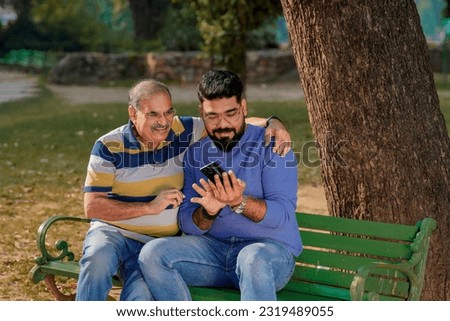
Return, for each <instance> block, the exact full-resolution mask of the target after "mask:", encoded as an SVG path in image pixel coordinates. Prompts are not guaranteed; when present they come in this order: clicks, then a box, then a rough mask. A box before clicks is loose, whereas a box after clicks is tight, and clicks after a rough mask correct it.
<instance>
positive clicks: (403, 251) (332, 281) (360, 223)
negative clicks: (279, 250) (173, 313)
mask: <svg viewBox="0 0 450 321" xmlns="http://www.w3.org/2000/svg"><path fill="white" fill-rule="evenodd" d="M68 220H69V221H72V222H74V221H75V222H83V223H88V222H89V221H90V220H89V219H85V218H77V217H67V216H54V217H51V218H49V219H47V220H46V221H44V222H43V223H42V224H41V226H40V227H39V229H38V232H37V247H38V249H39V251H40V256H39V257H38V258H36V260H35V262H36V264H35V266H34V267H33V268H32V269H31V271H30V273H29V276H30V278H31V280H32V281H33V282H34V283H38V282H40V281H43V280H44V281H45V283H46V285H47V287H48V288H49V290H50V291H51V292H52V294H53V295H54V296H55V297H56V298H57V299H58V300H73V299H74V294H65V293H62V292H61V291H60V290H59V288H58V282H57V281H56V280H57V278H61V277H62V278H69V279H77V278H78V273H79V265H78V261H77V259H76V258H75V255H74V254H73V252H71V251H69V247H68V242H67V241H64V240H59V241H57V242H56V249H53V251H54V252H55V251H56V253H57V254H50V249H48V248H47V245H46V238H47V234H48V232H49V230H50V227H51V226H52V225H54V223H56V222H60V221H64V222H63V224H67V222H66V221H68ZM297 221H298V225H299V227H300V228H299V230H300V233H301V236H302V240H303V244H304V250H303V252H302V254H301V255H300V256H298V257H297V259H296V261H297V264H296V268H295V272H294V275H293V276H292V278H291V280H290V281H289V283H288V284H287V285H286V287H285V288H284V289H283V290H281V291H280V292H278V300H280V301H297V300H299V301H303V300H307V301H320V300H326V301H332V300H419V299H420V295H421V292H422V286H423V282H424V274H425V266H426V261H427V254H428V248H429V243H430V237H431V233H432V231H433V230H434V229H435V228H436V221H435V220H434V219H432V218H425V219H423V220H422V221H419V222H417V224H416V225H402V224H391V223H382V222H372V221H364V220H357V219H349V218H338V217H332V216H327V215H318V214H305V213H297ZM113 284H114V285H115V286H118V287H120V281H119V280H118V279H117V278H115V277H114V278H113ZM190 290H191V294H192V297H193V299H194V300H205V301H206V300H213V301H221V300H239V291H236V290H232V289H222V288H200V287H190Z"/></svg>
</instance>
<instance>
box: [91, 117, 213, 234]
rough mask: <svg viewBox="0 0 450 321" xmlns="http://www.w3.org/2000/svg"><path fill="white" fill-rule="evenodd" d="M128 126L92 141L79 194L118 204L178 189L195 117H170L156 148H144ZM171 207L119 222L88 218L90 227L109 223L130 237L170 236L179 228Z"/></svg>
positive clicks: (199, 131) (198, 124) (198, 129)
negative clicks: (165, 133) (99, 196)
mask: <svg viewBox="0 0 450 321" xmlns="http://www.w3.org/2000/svg"><path fill="white" fill-rule="evenodd" d="M131 126H132V124H131V122H130V121H129V122H128V124H127V125H124V126H121V127H119V128H117V129H115V130H113V131H111V132H109V133H107V134H106V135H104V136H102V137H100V138H99V139H98V140H97V141H96V142H95V144H94V147H93V149H92V152H91V156H90V159H89V164H88V168H87V176H86V182H85V185H84V192H105V193H108V197H110V198H112V199H115V200H120V201H124V202H150V201H152V200H153V199H155V198H156V196H157V195H158V194H159V193H160V192H161V191H163V190H165V189H168V188H177V189H180V190H181V188H182V187H183V164H182V163H183V156H184V154H185V152H186V149H187V148H188V147H189V146H190V145H191V144H192V143H194V142H196V141H198V140H199V139H200V138H201V137H202V136H204V134H205V130H204V125H203V122H202V121H201V120H200V118H196V117H178V116H177V117H175V118H174V120H173V124H172V128H171V130H170V132H169V135H168V137H167V140H166V141H165V142H163V143H161V144H160V145H159V146H158V148H157V149H156V150H149V149H146V148H145V147H144V146H143V144H141V143H140V142H139V141H138V139H137V138H136V136H135V135H134V134H133V130H132V127H131ZM177 212H178V208H177V209H173V208H167V209H165V210H164V211H162V212H161V213H160V214H158V215H145V216H141V217H137V218H132V219H127V220H120V221H113V222H107V221H100V220H94V221H93V223H92V227H96V226H105V224H109V225H113V226H115V227H117V228H118V229H119V231H120V232H121V233H122V234H123V235H125V236H127V237H130V238H133V239H137V240H141V241H147V240H148V239H149V238H148V237H145V236H152V237H161V236H170V235H175V234H177V232H178V231H179V227H178V224H177Z"/></svg>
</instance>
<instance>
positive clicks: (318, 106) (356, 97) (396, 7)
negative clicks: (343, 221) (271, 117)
mask: <svg viewBox="0 0 450 321" xmlns="http://www.w3.org/2000/svg"><path fill="white" fill-rule="evenodd" d="M281 3H282V5H283V12H284V15H285V18H286V21H287V25H288V30H289V36H290V39H291V43H292V49H293V52H294V56H295V61H296V64H297V69H298V72H299V74H300V76H301V84H302V87H303V90H304V93H305V99H306V103H307V106H308V112H309V117H310V121H311V126H312V129H313V133H314V135H315V137H316V140H317V143H318V145H319V146H320V159H321V173H322V178H323V182H324V187H325V194H326V198H327V204H328V209H329V211H330V214H331V215H334V216H341V217H354V218H359V219H368V220H373V221H387V222H396V223H405V224H414V223H415V222H416V221H418V220H421V219H423V218H424V217H433V218H435V219H436V220H437V222H438V229H437V230H436V231H435V233H434V235H433V237H432V243H431V247H430V253H429V256H428V264H427V270H426V273H425V285H424V291H423V293H422V299H424V300H449V299H450V275H449V273H450V259H449V255H448V253H449V250H450V139H449V136H448V133H447V129H446V125H445V121H444V117H443V115H442V113H441V111H440V108H439V100H438V96H437V92H436V88H435V84H434V80H433V74H432V71H431V67H430V63H429V56H428V49H427V44H426V41H425V37H424V35H423V32H422V29H421V25H420V19H419V15H418V13H417V8H416V6H415V4H414V1H413V0H402V1H392V0H374V1H363V0H327V1H324V0H304V1H295V0H281Z"/></svg>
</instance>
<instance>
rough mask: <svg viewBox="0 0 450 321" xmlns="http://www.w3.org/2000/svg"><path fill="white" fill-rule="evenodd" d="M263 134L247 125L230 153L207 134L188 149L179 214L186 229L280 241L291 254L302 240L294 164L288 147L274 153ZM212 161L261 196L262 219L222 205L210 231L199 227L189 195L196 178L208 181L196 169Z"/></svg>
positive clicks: (297, 251)
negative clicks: (263, 211)
mask: <svg viewBox="0 0 450 321" xmlns="http://www.w3.org/2000/svg"><path fill="white" fill-rule="evenodd" d="M264 133H265V130H264V128H260V127H255V126H252V125H247V127H246V130H245V133H244V135H243V136H242V138H241V140H240V141H239V143H238V144H237V145H236V146H235V147H234V148H233V149H232V150H231V151H229V152H223V151H221V150H220V149H218V148H217V147H216V146H215V144H214V143H213V142H212V141H211V139H210V138H209V137H205V138H203V139H202V140H200V141H198V142H197V143H195V144H193V145H191V146H190V147H189V149H188V150H187V152H186V155H185V158H184V162H183V163H184V164H183V165H184V173H185V176H184V189H183V193H184V194H185V195H186V198H185V199H184V201H183V203H182V204H181V207H180V210H179V212H178V216H179V222H180V227H181V229H182V230H183V232H184V233H186V234H193V235H209V236H211V237H214V238H216V239H221V240H227V239H230V238H231V237H237V238H241V239H246V240H253V239H272V240H275V241H278V242H281V243H282V244H284V245H285V246H286V247H287V248H288V249H289V250H290V252H291V253H292V254H293V255H295V256H297V255H299V254H300V252H301V251H302V242H301V239H300V234H299V231H298V225H297V221H296V218H295V209H296V203H297V162H296V159H295V156H294V153H293V152H292V151H290V152H289V153H288V154H287V155H286V156H285V157H280V156H279V155H277V154H276V153H273V152H272V147H273V143H272V144H271V145H270V146H268V147H265V146H264ZM212 161H217V162H218V163H220V164H221V167H222V168H223V169H225V170H226V171H228V170H230V169H232V170H233V171H234V173H235V174H236V176H237V177H238V178H240V179H242V180H243V181H245V183H246V188H245V191H244V193H245V194H247V195H249V196H252V197H254V198H258V199H264V200H265V202H266V205H267V211H266V215H265V216H264V218H263V219H262V220H261V221H260V222H257V223H256V222H253V221H251V220H250V219H248V218H246V217H245V216H244V215H242V214H236V213H235V212H233V211H232V210H231V208H230V207H229V206H226V207H225V208H223V209H222V211H221V212H220V215H219V217H218V218H217V219H216V220H215V221H214V223H213V225H212V227H211V228H210V229H209V230H201V229H200V228H198V227H197V226H196V225H195V224H194V222H193V220H192V214H193V212H194V211H195V210H196V209H197V208H198V207H199V204H196V203H192V202H191V201H190V199H191V198H192V197H198V194H197V192H196V191H195V190H194V189H193V188H192V184H193V183H197V184H199V180H200V178H205V179H206V177H205V176H204V175H203V173H201V172H200V167H202V166H204V165H206V164H208V163H210V162H212Z"/></svg>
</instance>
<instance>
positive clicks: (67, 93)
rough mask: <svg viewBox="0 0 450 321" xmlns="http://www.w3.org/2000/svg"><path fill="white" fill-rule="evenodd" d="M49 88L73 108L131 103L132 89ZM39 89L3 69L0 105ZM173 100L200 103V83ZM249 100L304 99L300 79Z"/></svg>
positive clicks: (266, 87)
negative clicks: (198, 88)
mask: <svg viewBox="0 0 450 321" xmlns="http://www.w3.org/2000/svg"><path fill="white" fill-rule="evenodd" d="M47 87H48V88H49V89H50V90H51V91H53V92H54V93H55V94H56V95H58V96H60V97H61V98H63V99H64V100H66V101H67V102H68V103H70V104H72V105H78V104H88V103H93V102H95V103H127V100H128V88H125V87H110V88H105V87H99V86H60V85H54V84H48V85H47ZM36 90H37V76H36V75H31V74H26V73H21V72H18V71H11V70H4V69H0V103H2V102H7V101H12V100H17V99H21V98H25V97H30V96H33V95H34V94H35V93H36ZM170 90H171V93H172V97H173V100H174V102H175V104H176V103H177V102H196V101H197V96H196V84H191V83H188V84H182V85H170ZM246 95H247V98H248V99H249V101H256V100H265V101H290V100H300V99H303V92H302V90H301V88H300V84H299V81H298V76H297V75H296V74H295V73H289V74H288V75H286V76H285V77H284V78H282V79H280V80H278V81H276V82H274V83H270V84H264V83H263V84H249V85H248V86H247V93H246Z"/></svg>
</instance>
